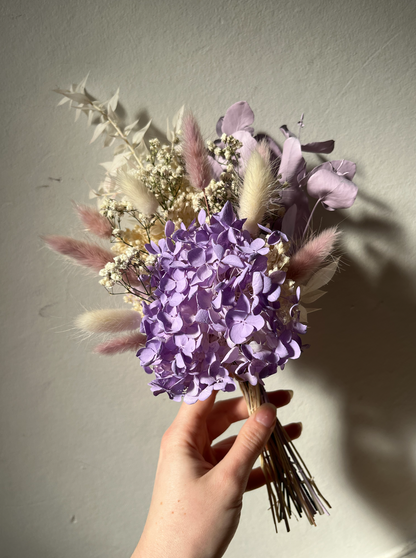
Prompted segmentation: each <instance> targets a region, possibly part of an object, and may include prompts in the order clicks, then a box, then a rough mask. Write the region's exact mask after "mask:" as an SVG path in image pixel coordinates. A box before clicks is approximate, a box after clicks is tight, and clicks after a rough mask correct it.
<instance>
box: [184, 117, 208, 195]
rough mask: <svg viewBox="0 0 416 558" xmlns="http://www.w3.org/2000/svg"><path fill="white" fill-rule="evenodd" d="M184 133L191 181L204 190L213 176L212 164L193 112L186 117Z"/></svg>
mask: <svg viewBox="0 0 416 558" xmlns="http://www.w3.org/2000/svg"><path fill="white" fill-rule="evenodd" d="M182 133H183V143H182V146H183V157H184V160H185V167H186V172H187V174H188V179H189V182H190V183H191V185H192V186H193V187H194V188H196V189H197V190H203V189H204V188H205V187H206V186H207V185H208V183H209V182H210V180H211V178H212V173H211V165H210V164H209V161H208V155H207V150H206V147H205V143H204V139H203V137H202V134H201V130H200V129H199V126H198V123H197V121H196V120H195V117H194V116H193V115H192V114H188V115H187V116H186V117H185V118H184V121H183V125H182Z"/></svg>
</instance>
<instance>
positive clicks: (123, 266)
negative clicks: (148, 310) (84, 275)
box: [99, 247, 153, 302]
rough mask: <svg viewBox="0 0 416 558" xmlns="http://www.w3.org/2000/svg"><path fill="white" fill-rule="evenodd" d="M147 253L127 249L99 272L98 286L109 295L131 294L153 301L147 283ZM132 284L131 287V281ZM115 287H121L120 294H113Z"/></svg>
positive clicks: (148, 273)
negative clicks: (101, 286)
mask: <svg viewBox="0 0 416 558" xmlns="http://www.w3.org/2000/svg"><path fill="white" fill-rule="evenodd" d="M147 256H148V254H147V252H145V251H143V250H138V249H137V248H134V247H129V248H127V249H126V250H125V251H124V252H123V253H122V254H120V255H118V256H116V257H115V258H114V260H113V261H112V262H108V263H107V264H106V265H105V266H104V268H103V269H102V270H101V271H100V272H99V275H100V277H102V279H101V280H100V285H103V286H104V287H105V288H106V289H107V291H108V292H109V293H110V294H123V295H126V294H131V295H134V296H136V297H138V298H140V299H142V300H145V301H146V302H149V301H151V300H153V296H152V291H151V288H150V284H149V281H148V280H146V278H148V277H149V276H150V270H149V267H148V265H146V261H145V259H146V257H147ZM133 278H134V283H137V284H134V285H132V279H133ZM115 285H120V286H122V287H123V288H124V289H125V290H124V291H123V292H122V293H115V292H114V291H113V288H114V286H115Z"/></svg>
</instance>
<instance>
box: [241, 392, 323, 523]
mask: <svg viewBox="0 0 416 558" xmlns="http://www.w3.org/2000/svg"><path fill="white" fill-rule="evenodd" d="M239 384H240V388H241V391H242V392H243V395H244V398H245V400H246V403H247V408H248V411H249V414H250V415H251V414H253V413H254V412H255V411H256V409H258V407H260V405H262V404H263V403H266V402H268V398H267V393H266V390H265V389H264V388H263V386H261V385H260V384H257V385H256V386H252V385H251V384H249V383H248V382H243V381H240V382H239ZM260 463H261V468H262V470H263V473H264V476H265V479H266V487H267V493H268V496H269V502H270V509H271V512H272V517H273V522H274V526H275V529H276V532H277V530H278V529H277V524H278V523H280V522H281V521H284V523H285V526H286V530H287V531H290V526H289V519H290V518H291V517H292V514H293V512H294V510H296V512H297V514H298V515H299V517H301V516H302V514H303V513H305V515H306V517H307V518H308V520H309V523H310V524H311V525H316V523H315V519H314V517H315V515H316V514H317V513H319V514H320V515H323V514H328V511H327V510H326V508H325V506H327V507H329V508H330V507H331V506H330V505H329V503H328V502H327V501H326V500H325V498H324V497H323V496H322V494H321V493H320V492H319V490H318V488H317V486H316V485H315V482H314V481H313V479H312V477H311V474H310V473H309V471H308V469H307V467H306V465H305V463H304V462H303V460H302V458H301V457H300V455H299V453H298V452H297V450H296V448H295V446H294V445H293V443H292V441H291V440H290V438H289V436H288V434H287V433H286V431H285V429H284V428H283V426H282V425H281V424H280V422H279V420H277V421H276V426H275V429H274V431H273V433H272V435H271V437H270V439H269V441H268V442H267V444H266V446H265V448H264V450H263V452H262V454H261V456H260ZM322 502H324V503H322ZM292 507H293V508H294V509H292Z"/></svg>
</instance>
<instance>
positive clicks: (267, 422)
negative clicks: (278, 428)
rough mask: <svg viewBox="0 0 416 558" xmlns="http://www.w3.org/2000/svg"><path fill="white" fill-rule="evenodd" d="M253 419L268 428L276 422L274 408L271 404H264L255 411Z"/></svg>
mask: <svg viewBox="0 0 416 558" xmlns="http://www.w3.org/2000/svg"><path fill="white" fill-rule="evenodd" d="M254 418H255V419H256V421H257V422H259V423H260V424H262V425H263V426H266V428H270V427H271V426H273V424H274V423H275V421H276V407H275V406H274V405H272V404H271V403H264V404H263V405H262V406H261V407H260V408H259V409H257V411H256V414H255V416H254Z"/></svg>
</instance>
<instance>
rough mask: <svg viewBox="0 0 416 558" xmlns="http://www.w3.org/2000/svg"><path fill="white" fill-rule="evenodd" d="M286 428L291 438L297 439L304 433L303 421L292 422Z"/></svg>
mask: <svg viewBox="0 0 416 558" xmlns="http://www.w3.org/2000/svg"><path fill="white" fill-rule="evenodd" d="M284 429H285V430H286V432H287V434H288V436H289V438H290V439H291V440H296V439H297V438H299V436H300V435H301V434H302V429H303V424H302V423H301V422H291V423H290V424H287V425H286V426H285V427H284Z"/></svg>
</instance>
